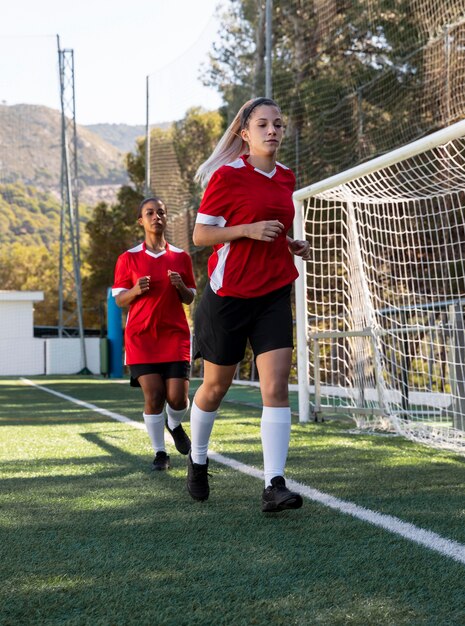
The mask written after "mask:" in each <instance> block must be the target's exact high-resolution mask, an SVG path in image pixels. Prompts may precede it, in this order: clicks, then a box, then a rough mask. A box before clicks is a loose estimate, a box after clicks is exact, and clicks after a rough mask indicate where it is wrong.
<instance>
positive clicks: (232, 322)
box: [194, 284, 294, 365]
mask: <svg viewBox="0 0 465 626" xmlns="http://www.w3.org/2000/svg"><path fill="white" fill-rule="evenodd" d="M291 288H292V285H286V286H284V287H281V288H280V289H276V290H275V291H272V292H270V293H267V294H265V295H264V296H259V297H257V298H234V297H231V296H217V295H216V293H214V292H213V291H212V289H211V287H210V285H209V284H207V286H206V287H205V291H204V292H203V295H202V298H201V300H200V303H199V305H198V307H197V310H196V312H195V320H194V341H195V345H194V358H198V357H200V356H201V357H203V358H204V359H205V360H206V361H209V362H210V363H215V364H216V365H234V364H236V363H239V362H240V361H242V359H243V358H244V354H245V348H246V345H247V340H249V341H250V345H251V347H252V350H253V353H254V356H255V357H257V356H258V355H259V354H262V353H263V352H269V351H270V350H278V349H279V348H293V347H294V341H293V332H292V331H293V327H292V309H291V297H290V296H291Z"/></svg>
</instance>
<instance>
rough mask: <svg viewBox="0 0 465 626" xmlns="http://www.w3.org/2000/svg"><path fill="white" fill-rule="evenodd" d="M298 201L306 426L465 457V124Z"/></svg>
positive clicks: (316, 187)
mask: <svg viewBox="0 0 465 626" xmlns="http://www.w3.org/2000/svg"><path fill="white" fill-rule="evenodd" d="M294 201H295V206H296V219H295V222H294V236H295V237H296V238H306V239H307V240H309V241H310V243H311V246H312V250H313V256H312V259H311V261H309V262H306V263H305V264H304V263H303V262H302V260H301V259H296V263H297V264H298V269H299V273H300V277H299V279H298V281H297V283H296V309H297V315H296V321H297V357H298V376H299V413H300V420H301V421H308V420H309V419H311V418H314V419H318V418H320V417H322V418H323V417H324V416H325V415H330V414H332V415H340V414H345V415H350V416H352V417H353V418H354V419H355V421H356V424H357V426H358V427H359V428H367V427H368V428H379V427H384V428H389V429H395V430H396V431H397V432H398V433H399V434H403V435H405V436H406V437H408V438H410V439H413V440H417V441H422V442H425V443H430V444H431V445H435V446H441V447H446V448H451V449H455V450H460V451H462V452H465V322H464V315H465V121H461V122H458V123H456V124H454V125H452V126H450V127H448V128H446V129H443V130H441V131H438V132H436V133H433V134H431V135H429V136H427V137H424V138H422V139H420V140H418V141H415V142H413V143H410V144H408V145H406V146H403V147H402V148H399V149H397V150H394V151H393V152H390V153H388V154H385V155H383V156H381V157H378V158H376V159H373V160H372V161H369V162H366V163H362V164H361V165H359V166H357V167H355V168H352V169H350V170H347V171H345V172H342V173H340V174H338V175H336V176H333V177H331V178H328V179H326V180H323V181H321V182H319V183H315V184H313V185H310V186H309V187H306V188H304V189H300V190H298V191H296V192H295V194H294Z"/></svg>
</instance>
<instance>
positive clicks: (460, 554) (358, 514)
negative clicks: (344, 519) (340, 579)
mask: <svg viewBox="0 0 465 626" xmlns="http://www.w3.org/2000/svg"><path fill="white" fill-rule="evenodd" d="M20 380H21V381H22V382H23V383H24V384H26V385H30V386H32V387H36V388H37V389H41V390H42V391H45V392H47V393H50V394H52V395H54V396H58V397H59V398H63V399H64V400H67V401H69V402H73V403H74V404H78V405H79V406H82V407H84V408H86V409H90V410H91V411H95V412H96V413H100V414H101V415H105V416H106V417H110V418H111V419H114V420H117V421H118V422H123V423H125V424H128V425H129V426H132V427H133V428H138V429H139V430H145V425H144V424H143V423H142V422H136V421H135V420H132V419H129V418H128V417H126V416H124V415H120V414H119V413H114V412H113V411H108V410H107V409H101V408H100V407H98V406H95V404H90V403H89V402H83V401H82V400H78V399H77V398H73V397H72V396H68V395H65V394H64V393H60V392H59V391H55V390H54V389H49V388H48V387H43V386H42V385H38V384H37V383H35V382H33V381H32V380H29V379H28V378H22V377H21V378H20ZM208 456H209V457H210V458H211V459H212V460H213V461H215V462H217V463H221V464H222V465H227V466H228V467H231V468H232V469H235V470H237V471H238V472H242V473H243V474H247V475H249V476H253V477H254V478H259V479H261V480H263V472H262V471H261V470H259V469H257V468H256V467H252V466H251V465H245V464H244V463H240V462H239V461H235V460H234V459H230V458H229V457H226V456H223V455H222V454H218V453H217V452H213V451H211V450H209V451H208ZM286 483H287V485H288V486H289V487H291V489H294V490H295V491H298V492H299V493H300V494H302V495H303V496H305V497H306V498H307V499H309V500H313V501H314V502H318V503H320V504H322V505H323V506H326V507H328V508H330V509H334V510H336V511H340V512H341V513H345V514H346V515H351V516H352V517H355V518H356V519H359V520H362V521H364V522H368V523H369V524H372V525H373V526H378V527H379V528H383V529H384V530H387V531H388V532H390V533H393V534H395V535H399V536H401V537H404V538H405V539H409V540H410V541H413V542H415V543H417V544H419V545H421V546H424V547H425V548H429V549H430V550H433V551H434V552H438V553H439V554H441V555H443V556H448V557H450V558H451V559H454V561H458V562H459V563H463V564H465V545H464V544H461V543H458V542H457V541H453V540H452V539H445V538H444V537H441V535H438V534H437V533H435V532H433V531H430V530H424V529H423V528H419V527H418V526H415V525H414V524H410V523H408V522H403V521H402V520H400V519H399V518H397V517H393V516H392V515H385V514H384V513H377V512H376V511H372V510H370V509H366V508H364V507H362V506H358V505H357V504H354V503H353V502H348V501H345V500H340V499H339V498H336V497H334V496H331V495H330V494H328V493H324V492H322V491H318V490H317V489H312V488H311V487H308V486H307V485H302V484H301V483H298V482H296V481H295V480H291V479H289V478H286Z"/></svg>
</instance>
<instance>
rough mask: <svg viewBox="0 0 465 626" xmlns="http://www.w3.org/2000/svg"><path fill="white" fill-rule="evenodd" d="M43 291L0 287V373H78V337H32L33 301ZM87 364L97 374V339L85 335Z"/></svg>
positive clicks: (98, 353)
mask: <svg viewBox="0 0 465 626" xmlns="http://www.w3.org/2000/svg"><path fill="white" fill-rule="evenodd" d="M43 299H44V294H43V292H42V291H2V290H0V376H37V375H42V374H77V373H78V372H79V371H80V370H82V368H83V367H84V364H83V363H82V361H81V342H80V339H79V338H75V337H72V338H71V337H65V338H58V337H53V338H50V339H38V338H37V339H36V338H35V337H34V302H40V301H42V300H43ZM85 346H86V357H87V367H88V369H89V370H90V371H91V372H92V373H93V374H100V339H99V338H98V337H88V338H86V339H85Z"/></svg>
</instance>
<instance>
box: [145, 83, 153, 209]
mask: <svg viewBox="0 0 465 626" xmlns="http://www.w3.org/2000/svg"><path fill="white" fill-rule="evenodd" d="M144 193H145V197H146V198H148V197H149V196H150V195H151V192H150V92H149V76H147V77H146V79H145V191H144Z"/></svg>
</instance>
